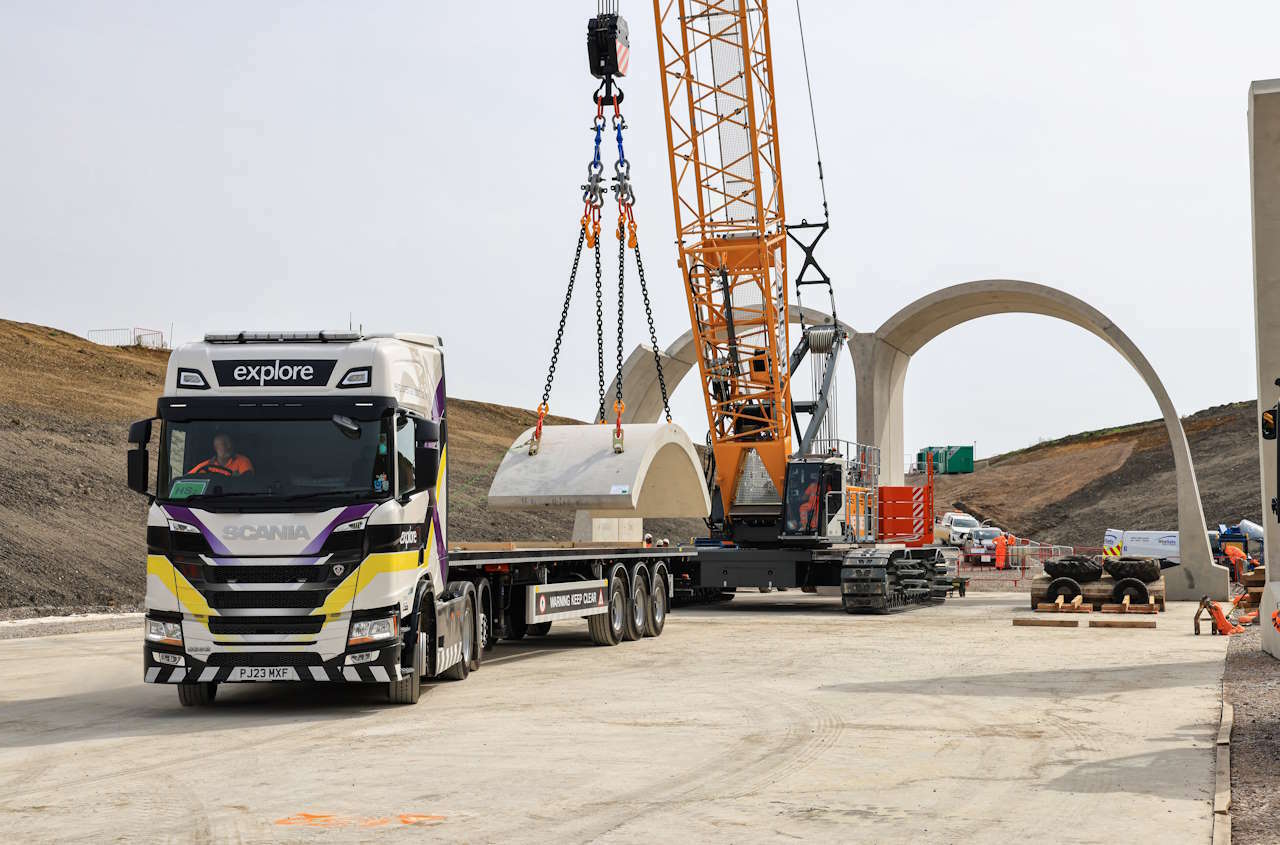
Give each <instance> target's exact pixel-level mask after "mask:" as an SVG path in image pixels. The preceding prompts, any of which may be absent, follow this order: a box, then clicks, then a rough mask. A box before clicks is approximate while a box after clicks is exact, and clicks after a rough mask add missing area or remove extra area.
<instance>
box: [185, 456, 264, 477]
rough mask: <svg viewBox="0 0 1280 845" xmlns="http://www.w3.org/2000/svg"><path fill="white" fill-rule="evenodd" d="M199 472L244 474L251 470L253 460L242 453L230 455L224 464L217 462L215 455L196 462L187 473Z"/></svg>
mask: <svg viewBox="0 0 1280 845" xmlns="http://www.w3.org/2000/svg"><path fill="white" fill-rule="evenodd" d="M200 472H215V473H221V474H224V475H244V474H245V473H246V472H253V461H251V460H249V459H248V458H246V457H245V456H244V455H232V456H231V457H230V458H229V459H228V460H227V462H226V463H225V464H220V463H218V457H217V455H215V456H213V457H212V458H209V459H208V460H204V461H201V462H200V463H198V464H196V466H195V468H194V469H192V470H191V471H190V472H188V473H187V475H195V474H196V473H200Z"/></svg>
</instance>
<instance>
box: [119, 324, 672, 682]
mask: <svg viewBox="0 0 1280 845" xmlns="http://www.w3.org/2000/svg"><path fill="white" fill-rule="evenodd" d="M153 433H154V434H156V435H157V436H156V437H155V441H156V442H152V441H153ZM129 441H130V443H131V444H132V447H133V448H131V449H130V450H129V452H128V479H129V486H130V487H131V488H132V489H134V490H136V491H138V492H141V493H145V494H146V495H147V496H148V497H149V498H150V500H151V505H150V509H149V511H148V518H147V579H146V583H147V586H146V599H145V605H146V620H145V622H146V630H145V645H144V655H143V657H144V670H143V671H144V680H145V681H147V682H149V683H168V684H176V685H177V687H178V693H179V698H180V700H181V702H182V703H183V704H184V705H188V706H191V705H205V704H210V703H212V702H213V700H214V698H215V694H216V691H217V688H218V685H219V684H222V683H234V682H249V681H304V682H367V683H381V684H385V685H386V687H387V690H388V695H389V697H390V699H391V700H392V701H394V702H401V703H412V702H414V701H416V700H417V699H418V696H419V691H420V684H421V682H422V680H423V679H427V678H433V677H447V678H453V679H458V680H461V679H463V678H465V677H466V676H467V674H468V672H469V671H473V670H475V669H478V668H479V664H480V660H481V658H482V656H483V651H484V650H485V649H486V648H489V647H491V646H492V645H493V643H494V642H495V641H496V639H497V638H498V637H507V638H518V637H520V636H523V635H525V633H534V634H538V633H545V632H546V629H547V628H549V627H550V624H551V621H552V620H554V619H564V618H570V617H588V618H589V622H590V630H591V635H592V638H593V639H594V640H595V641H596V642H598V643H601V644H608V645H612V644H616V643H618V642H620V641H622V640H625V639H639V638H640V637H643V636H645V635H650V636H656V635H657V634H659V633H661V629H662V623H663V621H665V615H666V610H667V599H668V597H669V595H670V590H671V587H670V576H669V575H668V574H667V567H666V561H667V560H670V559H671V558H673V557H678V556H680V555H681V554H682V553H681V552H678V551H677V550H658V549H635V548H619V549H591V550H589V551H582V550H574V549H566V550H560V549H522V550H519V551H515V550H512V551H509V552H491V553H480V552H475V551H471V552H467V551H457V552H455V554H454V560H453V563H454V565H453V566H452V567H451V566H450V563H451V561H450V555H449V550H448V545H447V536H446V530H447V520H446V517H447V512H448V511H447V508H448V484H447V480H446V479H447V477H448V469H447V459H448V455H447V444H448V421H447V414H446V399H445V382H444V357H443V352H442V343H441V341H440V340H439V339H438V338H436V337H431V336H426V335H416V334H394V335H361V334H358V333H354V332H261V333H254V332H240V333H235V334H225V335H208V336H206V337H205V339H204V341H203V342H198V343H191V344H187V345H185V346H182V347H180V348H178V349H176V350H175V351H174V352H173V354H172V356H171V358H170V360H169V367H168V372H167V374H166V377H165V387H164V393H163V395H162V396H161V398H160V399H159V400H158V402H157V408H156V415H155V417H153V418H151V419H146V420H140V421H138V422H135V423H134V424H133V425H132V426H131V427H130V431H129ZM153 453H154V456H155V459H156V463H157V466H156V467H155V469H154V472H152V469H151V467H150V461H151V457H152V454H153ZM566 608H571V611H570V612H566V610H565V609H566Z"/></svg>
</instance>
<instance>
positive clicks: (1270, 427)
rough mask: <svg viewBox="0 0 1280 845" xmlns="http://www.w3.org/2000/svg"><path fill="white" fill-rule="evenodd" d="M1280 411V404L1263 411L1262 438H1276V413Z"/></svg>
mask: <svg viewBox="0 0 1280 845" xmlns="http://www.w3.org/2000/svg"><path fill="white" fill-rule="evenodd" d="M1277 413H1280V405H1276V406H1275V407H1274V408H1268V409H1267V410H1265V411H1263V412H1262V439H1263V440H1275V439H1276V414H1277Z"/></svg>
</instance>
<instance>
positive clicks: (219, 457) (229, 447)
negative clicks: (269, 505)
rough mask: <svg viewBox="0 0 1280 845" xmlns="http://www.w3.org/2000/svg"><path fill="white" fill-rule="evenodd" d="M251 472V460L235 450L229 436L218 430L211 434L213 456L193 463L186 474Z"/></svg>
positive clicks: (228, 474)
mask: <svg viewBox="0 0 1280 845" xmlns="http://www.w3.org/2000/svg"><path fill="white" fill-rule="evenodd" d="M250 472H253V461H251V460H249V459H248V458H246V457H245V456H244V455H241V454H239V453H237V452H236V449H235V444H234V443H232V442H231V436H230V435H228V434H226V433H224V432H218V433H217V434H215V435H214V436H213V457H211V458H208V459H206V460H203V461H201V462H200V463H198V464H196V465H195V468H194V469H192V470H191V471H190V472H188V473H187V475H202V474H203V475H225V476H228V477H230V476H233V475H245V474H246V473H250Z"/></svg>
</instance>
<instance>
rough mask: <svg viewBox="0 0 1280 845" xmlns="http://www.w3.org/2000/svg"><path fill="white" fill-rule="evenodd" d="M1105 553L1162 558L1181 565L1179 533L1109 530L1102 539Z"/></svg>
mask: <svg viewBox="0 0 1280 845" xmlns="http://www.w3.org/2000/svg"><path fill="white" fill-rule="evenodd" d="M1102 549H1103V553H1104V554H1107V555H1110V556H1112V557H1115V556H1118V555H1137V556H1141V557H1162V558H1166V559H1168V560H1170V561H1172V562H1174V563H1179V562H1180V561H1181V558H1180V557H1179V555H1178V532H1177V531H1121V530H1120V529H1119V528H1108V529H1107V531H1106V534H1105V535H1104V536H1103V538H1102Z"/></svg>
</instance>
